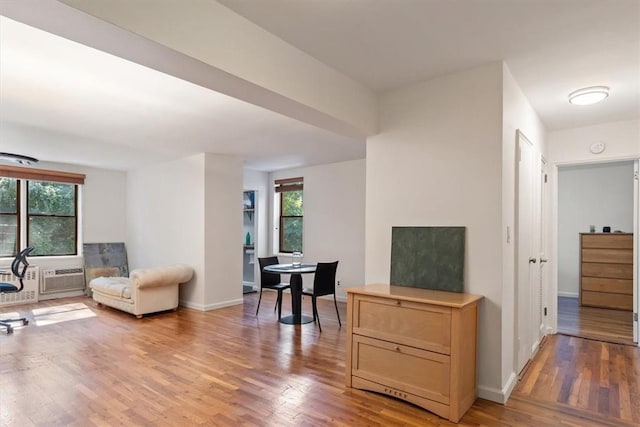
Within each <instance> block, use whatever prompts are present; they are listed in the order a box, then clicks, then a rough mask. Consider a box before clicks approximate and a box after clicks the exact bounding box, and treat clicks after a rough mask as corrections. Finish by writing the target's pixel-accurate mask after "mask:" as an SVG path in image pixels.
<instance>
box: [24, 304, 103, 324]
mask: <svg viewBox="0 0 640 427" xmlns="http://www.w3.org/2000/svg"><path fill="white" fill-rule="evenodd" d="M31 312H32V313H33V319H34V321H35V324H36V326H46V325H52V324H54V323H60V322H68V321H70V320H80V319H86V318H89V317H95V316H96V314H95V313H94V312H93V311H91V309H90V308H89V307H87V306H86V305H85V304H83V303H75V304H63V305H55V306H52V307H43V308H36V309H33V310H32V311H31Z"/></svg>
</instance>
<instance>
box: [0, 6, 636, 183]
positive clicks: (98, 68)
mask: <svg viewBox="0 0 640 427" xmlns="http://www.w3.org/2000/svg"><path fill="white" fill-rule="evenodd" d="M219 2H220V3H222V4H224V5H225V6H227V7H229V8H230V9H232V10H234V11H235V12H237V13H239V14H241V15H243V16H245V17H246V18H247V19H249V20H251V21H253V22H254V23H256V24H257V25H259V26H261V27H263V28H265V29H266V30H268V31H269V32H271V33H273V34H275V35H276V36H278V37H280V38H281V39H283V40H285V41H286V42H288V43H290V44H291V45H294V46H296V47H297V48H299V49H301V50H303V51H305V52H307V53H308V54H310V55H312V56H314V57H315V58H317V59H319V60H320V61H322V62H324V63H326V64H328V65H329V66H331V67H333V68H335V69H336V70H338V71H340V72H342V73H344V74H345V75H348V76H350V77H351V78H352V79H354V80H356V81H359V82H361V83H362V84H364V85H365V86H368V87H370V88H371V89H373V90H376V91H385V90H390V89H393V88H396V87H400V86H404V85H407V84H411V83H415V82H419V81H422V80H425V79H428V78H431V77H435V76H438V75H442V74H446V73H450V72H455V71H459V70H464V69H468V68H472V67H475V66H478V65H481V64H484V63H487V62H490V61H498V60H505V61H506V62H507V64H508V66H509V68H510V70H511V72H512V74H513V75H514V77H515V79H516V80H517V81H518V83H519V84H520V86H521V88H522V90H523V92H524V93H525V95H526V96H527V97H528V99H529V100H530V102H531V104H532V106H533V107H534V109H535V110H536V111H537V112H538V114H539V115H540V117H541V119H542V120H543V122H544V123H545V125H546V126H547V128H548V129H550V130H553V129H561V128H570V127H578V126H586V125H591V124H596V123H602V122H610V121H616V120H626V119H634V118H638V117H640V1H638V0H476V1H467V0H397V1H396V0H393V1H392V0H350V1H342V0H306V1H297V2H294V1H291V0H260V1H255V0H219ZM591 85H607V86H610V87H611V95H610V97H609V98H608V99H606V100H605V101H604V102H602V103H600V104H597V105H595V106H591V107H576V106H572V105H570V104H568V102H567V94H568V93H569V92H571V91H572V90H575V89H577V88H580V87H584V86H591ZM96 135H100V137H99V140H98V139H96ZM69 150H72V151H73V156H72V157H70V156H69V155H68V153H69ZM0 151H9V152H20V153H23V154H30V155H36V156H37V157H39V158H41V159H42V160H48V161H59V162H65V163H79V164H86V165H90V166H97V167H107V168H114V169H129V168H132V167H134V166H135V165H136V164H140V162H141V161H144V160H146V161H149V162H150V161H156V160H163V159H171V158H175V157H177V156H185V155H190V154H195V153H200V152H213V153H222V154H232V155H238V156H242V157H244V158H245V159H246V166H247V167H250V168H254V169H258V170H277V169H283V168H289V167H297V166H303V165H310V164H321V163H329V162H334V161H340V160H348V159H356V158H363V157H364V155H365V145H364V143H363V141H362V140H355V139H351V138H347V137H343V136H338V135H335V134H333V133H331V132H328V131H325V130H322V129H319V128H316V127H313V126H310V125H308V124H304V123H301V122H299V121H296V120H293V119H290V118H287V117H285V116H282V115H280V114H277V113H273V112H271V111H268V110H265V109H263V108H260V107H256V106H253V105H250V104H248V103H246V102H243V101H239V100H236V99H234V98H231V97H228V96H226V95H222V94H219V93H216V92H213V91H211V90H209V89H205V88H203V87H200V86H197V85H194V84H191V83H188V82H185V81H183V80H180V79H177V78H174V77H171V76H168V75H166V74H162V73H159V72H157V71H153V70H151V69H149V68H146V67H143V66H140V65H137V64H134V63H132V62H129V61H126V60H123V59H121V58H117V57H115V56H112V55H109V54H106V53H103V52H100V51H97V50H95V49H92V48H89V47H86V46H83V45H81V44H78V43H75V42H71V41H69V40H66V39H63V38H60V37H58V36H54V35H51V34H49V33H46V32H43V31H41V30H37V29H34V28H32V27H29V26H26V25H24V24H20V23H17V22H15V21H12V20H10V19H7V18H4V17H0ZM34 153H37V154H34ZM71 158H73V160H70V159H71Z"/></svg>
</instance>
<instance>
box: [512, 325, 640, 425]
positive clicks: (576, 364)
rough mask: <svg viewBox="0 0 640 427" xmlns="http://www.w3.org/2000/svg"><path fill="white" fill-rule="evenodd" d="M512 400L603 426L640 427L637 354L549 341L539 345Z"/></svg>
mask: <svg viewBox="0 0 640 427" xmlns="http://www.w3.org/2000/svg"><path fill="white" fill-rule="evenodd" d="M511 399H512V400H514V399H516V400H517V399H526V400H528V401H535V402H538V403H542V404H549V405H553V406H556V407H557V406H558V405H559V406H560V407H562V408H563V410H570V411H571V412H580V413H584V412H587V413H589V414H590V416H589V418H590V419H592V420H597V421H599V422H600V423H601V424H602V425H608V423H612V422H614V421H615V422H628V423H632V424H634V425H639V424H640V349H638V348H637V347H631V346H626V345H620V344H610V343H606V342H602V341H595V340H587V339H582V338H578V337H570V336H566V335H552V336H550V337H548V338H547V339H546V340H545V341H544V342H543V344H542V346H541V348H540V349H539V351H538V353H537V354H536V356H535V358H534V359H533V361H532V362H531V363H530V366H529V367H528V369H527V372H526V373H525V375H524V376H523V378H522V379H521V380H520V383H519V384H518V387H517V388H516V389H515V390H514V392H513V394H512V395H511ZM614 425H616V424H614Z"/></svg>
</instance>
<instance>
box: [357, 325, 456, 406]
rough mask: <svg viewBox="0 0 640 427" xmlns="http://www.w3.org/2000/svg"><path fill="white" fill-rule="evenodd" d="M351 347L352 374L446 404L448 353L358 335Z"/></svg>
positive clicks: (448, 367) (447, 399)
mask: <svg viewBox="0 0 640 427" xmlns="http://www.w3.org/2000/svg"><path fill="white" fill-rule="evenodd" d="M352 346H353V347H352V353H351V356H352V360H351V367H352V371H351V373H352V375H353V376H354V377H359V378H363V379H365V380H368V381H372V382H374V383H377V384H383V385H386V386H388V387H391V388H393V389H395V390H398V391H400V392H407V393H410V394H413V395H415V396H419V397H423V398H426V399H429V400H433V401H435V402H439V403H442V404H445V405H448V404H449V381H450V376H449V375H450V371H451V363H450V357H449V356H445V355H442V354H439V353H433V352H430V351H425V350H420V349H417V348H414V347H408V346H403V345H399V344H394V343H391V342H388V341H382V340H377V339H373V338H367V337H362V336H359V335H353V341H352Z"/></svg>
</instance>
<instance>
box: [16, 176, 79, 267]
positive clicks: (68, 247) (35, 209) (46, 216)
mask: <svg viewBox="0 0 640 427" xmlns="http://www.w3.org/2000/svg"><path fill="white" fill-rule="evenodd" d="M27 188H28V190H27V218H28V219H27V220H28V222H29V223H28V227H27V246H33V247H34V248H35V250H34V252H33V254H34V255H75V254H76V235H77V226H76V212H77V209H76V205H77V203H76V202H77V186H76V185H74V184H60V183H54V182H42V181H28V182H27Z"/></svg>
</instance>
